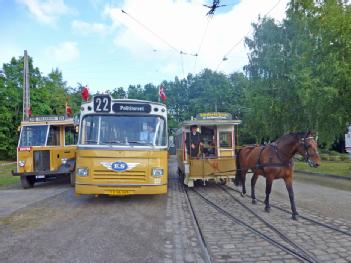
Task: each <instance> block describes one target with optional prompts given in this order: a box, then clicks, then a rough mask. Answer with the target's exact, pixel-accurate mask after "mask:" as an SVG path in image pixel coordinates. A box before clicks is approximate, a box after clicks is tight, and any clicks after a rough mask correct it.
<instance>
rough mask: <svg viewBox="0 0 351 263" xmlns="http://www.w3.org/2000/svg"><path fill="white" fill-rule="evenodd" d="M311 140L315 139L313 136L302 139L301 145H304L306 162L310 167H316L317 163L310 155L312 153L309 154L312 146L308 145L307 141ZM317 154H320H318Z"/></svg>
mask: <svg viewBox="0 0 351 263" xmlns="http://www.w3.org/2000/svg"><path fill="white" fill-rule="evenodd" d="M310 139H314V137H313V136H309V137H304V138H302V139H301V142H300V143H301V144H303V149H304V151H305V152H304V155H303V157H304V159H305V161H306V162H307V163H308V164H309V165H310V166H312V167H313V166H315V164H316V163H315V162H314V161H313V160H312V159H311V155H310V153H309V152H308V148H310V147H311V144H308V143H306V141H307V140H310ZM316 154H318V153H316Z"/></svg>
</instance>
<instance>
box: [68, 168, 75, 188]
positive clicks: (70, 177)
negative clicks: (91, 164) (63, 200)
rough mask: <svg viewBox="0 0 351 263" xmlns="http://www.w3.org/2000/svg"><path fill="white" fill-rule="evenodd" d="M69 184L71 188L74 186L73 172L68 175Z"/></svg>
mask: <svg viewBox="0 0 351 263" xmlns="http://www.w3.org/2000/svg"><path fill="white" fill-rule="evenodd" d="M69 182H70V184H71V186H72V187H74V186H75V185H76V173H75V172H74V171H73V172H71V173H70V174H69Z"/></svg>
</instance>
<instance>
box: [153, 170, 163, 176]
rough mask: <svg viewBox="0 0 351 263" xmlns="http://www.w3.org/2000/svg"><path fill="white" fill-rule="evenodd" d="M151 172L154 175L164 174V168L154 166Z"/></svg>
mask: <svg viewBox="0 0 351 263" xmlns="http://www.w3.org/2000/svg"><path fill="white" fill-rule="evenodd" d="M151 174H152V176H154V177H160V176H162V175H163V169H162V168H152V172H151Z"/></svg>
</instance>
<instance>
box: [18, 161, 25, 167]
mask: <svg viewBox="0 0 351 263" xmlns="http://www.w3.org/2000/svg"><path fill="white" fill-rule="evenodd" d="M18 165H19V166H20V167H24V166H25V165H26V161H18Z"/></svg>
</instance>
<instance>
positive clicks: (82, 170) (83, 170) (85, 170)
mask: <svg viewBox="0 0 351 263" xmlns="http://www.w3.org/2000/svg"><path fill="white" fill-rule="evenodd" d="M77 175H78V176H88V168H85V167H82V168H78V169H77Z"/></svg>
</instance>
